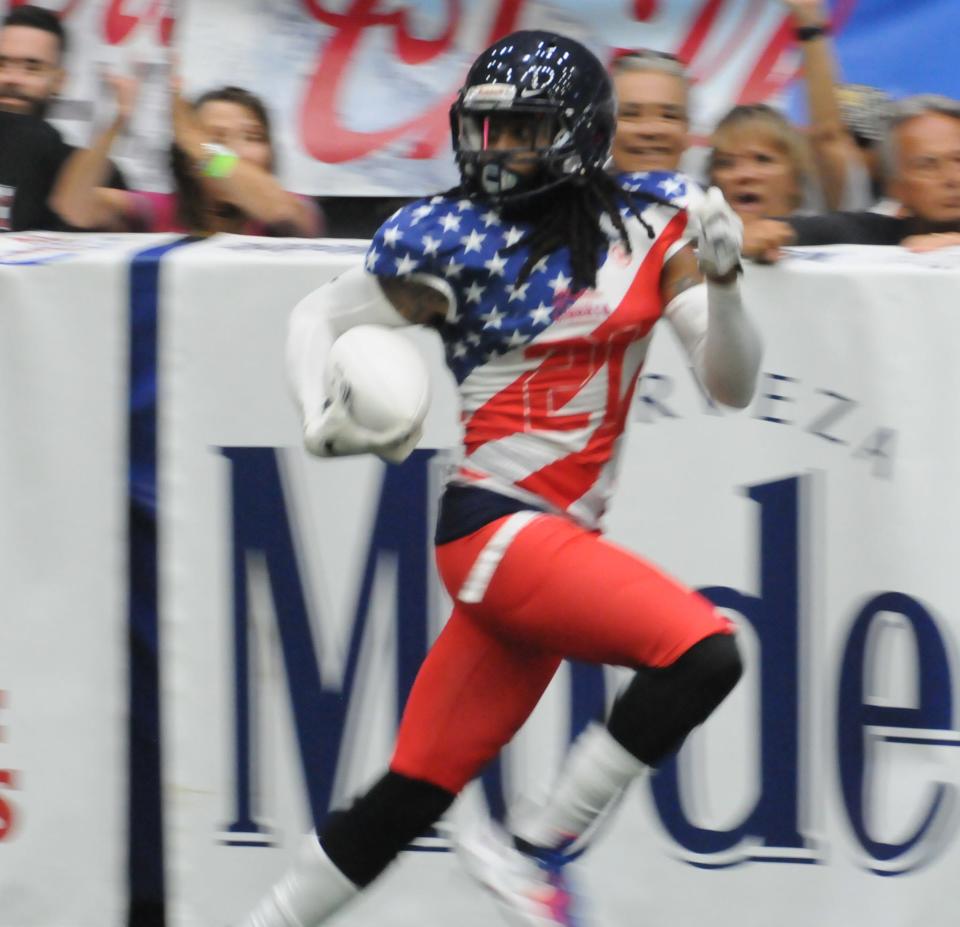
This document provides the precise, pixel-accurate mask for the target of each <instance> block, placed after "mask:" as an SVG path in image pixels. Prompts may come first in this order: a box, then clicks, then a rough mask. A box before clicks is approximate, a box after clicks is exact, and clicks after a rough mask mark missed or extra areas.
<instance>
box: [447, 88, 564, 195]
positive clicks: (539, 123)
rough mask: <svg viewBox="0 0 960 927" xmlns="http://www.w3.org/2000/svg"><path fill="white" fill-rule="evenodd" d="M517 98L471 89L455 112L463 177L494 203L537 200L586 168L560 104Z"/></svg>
mask: <svg viewBox="0 0 960 927" xmlns="http://www.w3.org/2000/svg"><path fill="white" fill-rule="evenodd" d="M515 93H516V91H515V88H513V87H512V86H509V85H496V84H493V85H491V84H483V85H480V86H479V87H471V88H467V89H466V90H465V91H464V93H463V94H462V95H461V98H460V100H458V101H457V103H456V104H454V106H453V109H452V110H451V123H452V128H453V139H454V150H455V152H456V155H457V163H458V165H459V166H460V170H461V173H462V175H463V178H464V180H465V181H466V182H467V184H468V186H471V187H473V188H474V189H475V190H476V191H477V192H478V193H480V194H482V195H484V196H487V197H492V198H494V199H501V200H507V199H518V198H521V197H528V196H533V195H535V194H538V193H541V192H543V191H545V190H549V189H552V188H553V187H555V186H557V185H558V184H560V183H564V182H566V181H568V180H571V179H573V178H574V177H575V176H576V175H577V174H578V173H580V169H581V167H582V162H581V160H580V158H579V156H578V155H577V153H576V151H575V150H574V149H573V147H572V144H571V142H572V135H571V132H570V131H569V129H568V128H567V127H566V123H567V121H568V120H567V118H566V114H565V113H563V112H562V111H561V109H560V107H559V105H557V104H555V103H553V102H550V101H547V100H536V101H533V100H530V101H525V100H516V99H515V98H514V97H515ZM498 94H499V95H498Z"/></svg>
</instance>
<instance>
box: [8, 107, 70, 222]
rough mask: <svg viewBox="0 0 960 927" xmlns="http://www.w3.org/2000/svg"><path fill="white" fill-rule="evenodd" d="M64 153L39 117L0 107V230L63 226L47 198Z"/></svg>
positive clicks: (57, 136)
mask: <svg viewBox="0 0 960 927" xmlns="http://www.w3.org/2000/svg"><path fill="white" fill-rule="evenodd" d="M68 153H69V152H66V151H65V146H64V144H63V140H62V139H61V138H60V136H59V135H58V134H57V131H56V129H54V128H53V127H52V126H49V125H47V123H45V122H44V121H43V120H42V119H38V118H37V117H36V116H32V115H20V114H17V113H6V112H3V111H2V110H0V232H15V231H20V230H22V229H59V228H62V227H63V224H62V222H61V220H60V219H59V217H57V216H56V215H55V214H54V213H53V212H52V211H51V210H50V208H49V207H48V206H47V199H48V198H49V196H50V192H51V189H52V187H53V182H54V180H55V179H56V176H57V172H58V171H59V170H60V167H61V165H62V164H63V162H64V160H65V158H66V156H67V154H68Z"/></svg>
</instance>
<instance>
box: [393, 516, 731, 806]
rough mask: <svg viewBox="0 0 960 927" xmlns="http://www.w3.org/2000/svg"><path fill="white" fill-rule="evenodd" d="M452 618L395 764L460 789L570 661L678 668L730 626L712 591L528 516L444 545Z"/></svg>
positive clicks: (409, 709)
mask: <svg viewBox="0 0 960 927" xmlns="http://www.w3.org/2000/svg"><path fill="white" fill-rule="evenodd" d="M437 563H438V565H439V568H440V576H441V578H442V579H443V582H444V585H445V586H446V588H447V590H448V592H449V593H450V595H451V597H452V598H453V600H454V607H453V613H452V614H451V616H450V619H449V621H448V622H447V624H446V625H445V626H444V629H443V631H442V632H441V633H440V636H439V637H438V638H437V641H436V643H435V644H434V645H433V647H432V648H431V650H430V652H429V653H428V654H427V657H426V660H425V661H424V663H423V666H422V667H421V669H420V672H419V673H418V674H417V678H416V680H415V682H414V685H413V689H412V690H411V693H410V698H409V700H408V701H407V705H406V708H405V710H404V713H403V718H402V720H401V723H400V731H399V734H398V737H397V745H396V750H395V752H394V756H393V759H392V761H391V763H390V768H391V769H392V770H393V771H394V772H397V773H401V774H403V775H405V776H410V777H412V778H416V779H423V780H426V781H428V782H432V783H433V784H435V785H439V786H440V787H441V788H444V789H447V790H448V791H450V792H454V793H456V792H459V791H460V790H461V789H462V788H463V787H464V786H465V785H466V784H467V783H468V782H469V781H470V780H471V779H472V778H473V777H474V776H475V775H476V774H477V773H478V772H479V771H480V769H481V768H482V767H483V766H485V765H486V764H487V763H488V762H489V761H490V760H491V759H493V757H494V756H496V754H497V753H498V751H499V750H500V749H501V748H502V747H503V746H504V745H505V744H506V743H508V742H509V741H510V739H511V738H512V737H513V735H514V734H515V733H516V732H517V730H518V729H519V728H520V726H521V725H522V724H523V722H524V721H525V720H526V719H527V717H528V716H529V715H530V713H531V712H532V711H533V709H534V707H535V706H536V704H537V702H538V701H539V700H540V696H541V695H542V694H543V691H544V690H545V689H546V687H547V685H548V684H549V682H550V680H551V679H552V678H553V675H554V673H555V672H556V671H557V668H558V667H559V665H560V662H561V660H562V659H563V658H564V657H570V658H572V659H576V660H583V661H586V662H589V663H604V664H614V665H620V666H630V667H636V666H669V665H670V664H671V663H673V662H674V661H675V660H676V659H677V658H678V657H680V656H681V655H682V654H683V653H685V652H686V651H687V650H688V649H689V648H690V647H692V646H693V645H694V644H696V643H697V642H698V641H700V640H703V638H705V637H709V636H710V635H712V634H718V633H731V632H732V630H733V628H732V625H731V623H730V622H729V621H728V620H727V619H726V618H725V617H723V616H722V615H721V614H720V613H719V612H717V611H716V610H715V609H714V607H713V605H712V604H711V603H710V602H709V601H708V600H707V599H705V598H704V597H703V596H701V595H699V594H697V593H695V592H692V591H691V590H689V589H686V588H684V587H683V586H681V585H680V584H679V583H677V582H675V581H674V580H673V579H671V578H670V577H668V576H666V575H665V574H664V573H662V572H661V571H660V570H658V569H656V568H655V567H653V566H652V565H650V564H649V563H646V562H645V561H644V560H642V559H641V558H640V557H638V556H636V555H635V554H633V553H630V552H629V551H627V550H624V549H623V548H620V547H617V546H616V545H614V544H611V543H609V542H608V541H605V540H603V539H602V538H601V537H600V536H599V535H598V534H596V533H595V532H591V531H587V530H586V529H584V528H581V527H579V526H578V525H576V524H574V523H573V522H571V521H569V520H568V519H566V518H562V517H558V516H553V515H542V514H537V513H528V512H522V513H518V514H515V515H507V516H505V517H503V518H500V519H498V520H496V521H494V522H491V523H490V524H489V525H485V526H484V527H483V528H481V529H480V530H479V531H476V532H474V533H473V534H470V535H468V536H467V537H464V538H460V539H458V540H456V541H451V542H450V543H448V544H443V545H441V546H440V547H438V548H437Z"/></svg>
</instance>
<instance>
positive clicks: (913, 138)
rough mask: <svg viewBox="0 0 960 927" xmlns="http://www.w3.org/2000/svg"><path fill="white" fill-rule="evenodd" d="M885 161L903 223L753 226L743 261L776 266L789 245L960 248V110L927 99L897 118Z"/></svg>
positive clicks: (864, 218)
mask: <svg viewBox="0 0 960 927" xmlns="http://www.w3.org/2000/svg"><path fill="white" fill-rule="evenodd" d="M883 155H884V158H885V161H886V165H887V170H888V176H889V177H890V181H889V185H888V186H889V193H890V195H891V196H893V197H894V198H895V199H896V200H898V201H899V202H900V203H901V204H902V206H903V208H904V215H903V216H886V215H881V214H879V213H873V212H847V213H844V212H834V213H827V214H826V215H822V216H791V217H789V218H786V219H761V220H759V221H757V222H755V223H751V224H748V225H747V227H746V229H745V233H744V237H745V243H744V252H743V253H744V254H745V255H746V256H747V257H752V258H755V259H757V260H762V261H774V260H776V259H777V257H779V249H780V248H782V247H784V246H787V245H832V244H860V245H905V246H907V247H910V248H913V249H914V250H931V249H933V248H936V247H945V246H952V245H958V244H960V103H958V102H957V101H955V100H951V99H949V98H947V97H941V96H935V95H932V94H931V95H924V96H918V97H911V98H909V99H907V100H903V101H901V102H900V103H898V104H897V105H896V106H895V107H894V108H893V110H892V111H891V115H890V120H889V125H888V129H887V137H886V139H885V141H884V149H883Z"/></svg>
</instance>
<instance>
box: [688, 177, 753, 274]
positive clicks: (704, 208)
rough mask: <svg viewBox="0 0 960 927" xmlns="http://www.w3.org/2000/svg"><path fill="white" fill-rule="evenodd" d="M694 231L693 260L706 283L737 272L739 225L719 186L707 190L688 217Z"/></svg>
mask: <svg viewBox="0 0 960 927" xmlns="http://www.w3.org/2000/svg"><path fill="white" fill-rule="evenodd" d="M692 218H693V221H694V223H695V227H696V230H697V239H698V244H697V260H698V262H699V264H700V269H701V270H702V271H703V273H704V276H706V277H707V279H708V280H726V279H728V278H729V277H730V275H731V274H732V273H734V272H736V271H737V270H739V269H740V257H741V253H742V251H743V222H741V221H740V217H739V216H738V215H737V214H736V213H735V212H734V211H733V210H732V209H731V208H730V204H729V203H728V202H727V201H726V200H725V199H724V198H723V194H722V193H721V192H720V188H719V187H711V188H710V189H709V190H707V192H706V195H705V196H704V197H703V200H702V201H701V202H700V204H699V205H698V206H697V207H696V208H695V210H694V211H693V215H692Z"/></svg>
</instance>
